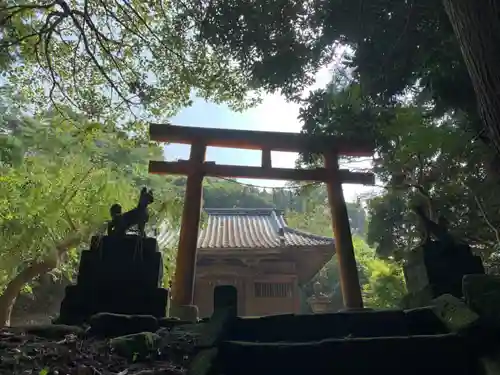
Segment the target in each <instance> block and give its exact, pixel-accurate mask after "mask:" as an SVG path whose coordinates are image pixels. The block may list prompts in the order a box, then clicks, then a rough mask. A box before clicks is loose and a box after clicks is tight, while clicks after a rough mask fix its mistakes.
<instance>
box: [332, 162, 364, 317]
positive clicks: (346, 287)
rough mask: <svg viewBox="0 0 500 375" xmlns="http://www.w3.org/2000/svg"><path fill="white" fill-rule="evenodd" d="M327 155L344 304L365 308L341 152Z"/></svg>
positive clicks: (345, 305) (349, 306)
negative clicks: (340, 172) (352, 234)
mask: <svg viewBox="0 0 500 375" xmlns="http://www.w3.org/2000/svg"><path fill="white" fill-rule="evenodd" d="M324 159H325V167H326V169H327V170H328V173H329V175H328V177H329V178H328V181H327V190H328V201H329V203H330V211H331V214H332V224H333V233H334V236H335V246H336V250H337V259H338V262H339V271H340V286H341V288H342V298H343V300H344V307H345V308H347V309H362V308H363V298H362V296H361V289H360V286H359V277H358V268H357V266H356V257H355V255H354V246H353V244H352V236H351V228H350V225H349V216H348V214H347V206H346V203H345V199H344V193H343V191H342V180H341V179H340V175H339V162H338V155H337V154H333V153H329V154H325V155H324Z"/></svg>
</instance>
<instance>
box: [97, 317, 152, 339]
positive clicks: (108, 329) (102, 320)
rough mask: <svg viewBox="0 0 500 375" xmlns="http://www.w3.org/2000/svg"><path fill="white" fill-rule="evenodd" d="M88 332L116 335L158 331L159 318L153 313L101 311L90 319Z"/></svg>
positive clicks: (106, 335) (105, 335)
mask: <svg viewBox="0 0 500 375" xmlns="http://www.w3.org/2000/svg"><path fill="white" fill-rule="evenodd" d="M89 324H90V329H89V331H88V333H89V334H90V335H92V336H98V337H116V336H124V335H129V334H133V333H139V332H156V331H158V329H159V328H160V326H159V324H158V320H157V319H156V318H155V317H154V316H151V315H122V314H111V313H99V314H96V315H93V316H92V317H91V318H90V320H89Z"/></svg>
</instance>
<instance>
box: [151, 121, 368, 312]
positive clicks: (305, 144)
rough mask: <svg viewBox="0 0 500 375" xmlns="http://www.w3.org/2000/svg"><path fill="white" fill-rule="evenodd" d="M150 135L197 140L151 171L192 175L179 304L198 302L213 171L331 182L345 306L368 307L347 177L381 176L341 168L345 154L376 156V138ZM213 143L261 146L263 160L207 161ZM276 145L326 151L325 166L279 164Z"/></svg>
mask: <svg viewBox="0 0 500 375" xmlns="http://www.w3.org/2000/svg"><path fill="white" fill-rule="evenodd" d="M149 135H150V139H151V140H152V141H156V142H168V143H178V144H188V145H190V146H191V150H190V156H189V160H179V161H174V162H166V161H150V162H149V172H150V173H154V174H176V175H186V176H187V183H186V192H185V197H184V209H183V213H182V221H181V230H180V238H179V247H178V254H177V263H176V271H175V278H174V287H173V298H172V303H173V304H174V305H176V306H186V305H192V304H193V297H194V281H195V271H196V257H197V254H196V252H197V239H198V232H199V224H200V213H201V209H202V207H201V202H202V184H203V178H204V177H205V176H210V177H230V178H251V179H252V178H253V179H255V178H257V179H269V180H292V181H317V182H325V183H326V185H327V191H328V201H329V205H330V211H331V215H332V227H333V233H334V238H335V246H336V249H337V257H338V263H339V271H340V283H341V289H342V296H343V300H344V306H345V307H346V308H348V309H360V308H363V299H362V296H361V289H360V285H359V278H358V270H357V266H356V259H355V255H354V248H353V244H352V237H351V229H350V225H349V218H348V215H347V207H346V203H345V199H344V194H343V191H342V183H350V184H363V185H373V184H374V181H375V177H374V175H373V173H366V172H351V171H349V170H343V169H340V168H339V157H340V156H351V157H369V156H372V155H373V149H374V147H373V145H372V144H369V143H366V142H362V141H358V140H356V141H352V140H348V139H344V138H339V137H333V136H311V135H305V134H299V133H280V132H264V131H248V130H231V129H215V128H198V127H186V126H175V125H162V124H151V125H150V127H149ZM210 146H212V147H227V148H237V149H247V150H260V151H261V152H262V162H261V166H260V167H250V166H234V165H221V164H216V163H214V162H207V161H205V154H206V150H207V147H210ZM271 151H282V152H297V153H303V152H312V153H316V154H321V155H322V156H323V159H324V167H323V168H314V169H288V168H273V167H272V165H271Z"/></svg>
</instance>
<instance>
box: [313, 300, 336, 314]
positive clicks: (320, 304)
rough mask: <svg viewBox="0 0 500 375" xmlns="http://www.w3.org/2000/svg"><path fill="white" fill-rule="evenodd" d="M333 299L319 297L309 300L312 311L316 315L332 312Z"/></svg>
mask: <svg viewBox="0 0 500 375" xmlns="http://www.w3.org/2000/svg"><path fill="white" fill-rule="evenodd" d="M331 302H332V301H331V299H330V298H329V297H328V296H324V295H318V296H312V297H310V298H308V299H307V303H309V306H311V310H312V312H313V313H315V314H326V313H329V312H331V311H330V310H331Z"/></svg>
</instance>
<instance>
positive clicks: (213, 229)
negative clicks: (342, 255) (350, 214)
mask: <svg viewBox="0 0 500 375" xmlns="http://www.w3.org/2000/svg"><path fill="white" fill-rule="evenodd" d="M205 212H206V213H207V214H208V223H207V225H206V226H205V227H204V228H203V229H202V230H201V231H200V235H199V236H198V248H199V249H217V248H232V249H235V248H262V249H264V248H279V247H313V246H327V245H333V243H334V240H333V239H332V238H329V237H323V236H316V235H313V234H310V233H306V232H302V231H299V230H296V229H293V228H289V227H288V226H287V224H286V221H285V219H284V217H283V213H282V212H280V211H277V210H274V209H240V208H233V209H213V208H211V209H205ZM280 232H281V233H282V235H280Z"/></svg>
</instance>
